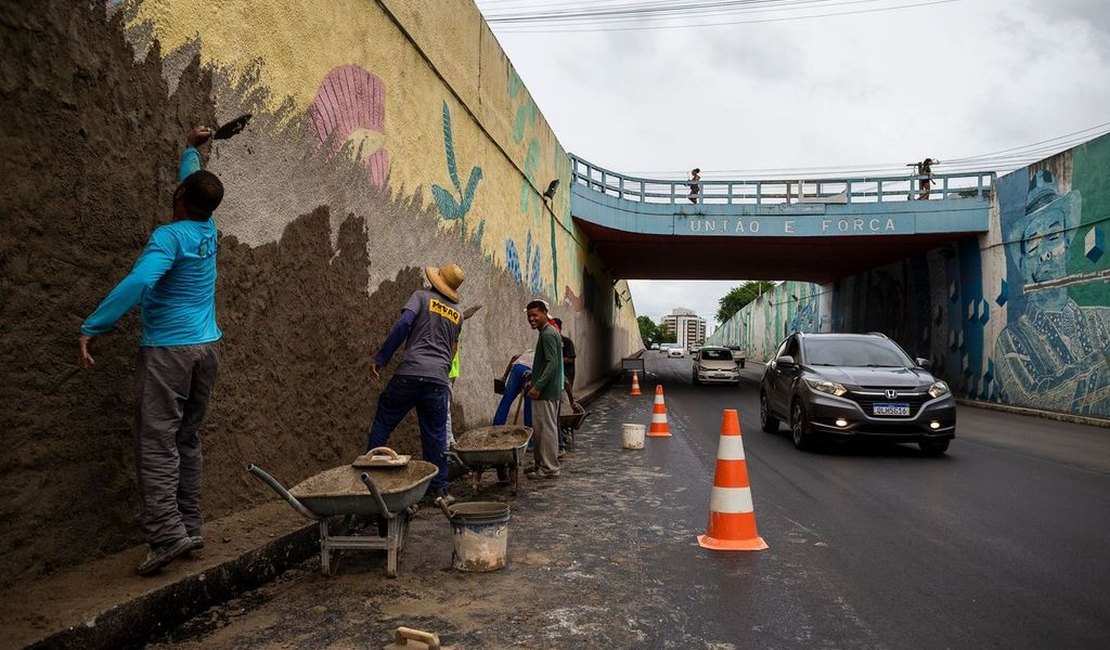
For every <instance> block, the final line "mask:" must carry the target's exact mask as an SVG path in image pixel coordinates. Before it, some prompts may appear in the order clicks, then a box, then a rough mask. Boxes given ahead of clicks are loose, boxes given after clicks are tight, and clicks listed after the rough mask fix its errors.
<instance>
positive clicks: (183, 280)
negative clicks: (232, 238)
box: [81, 147, 223, 347]
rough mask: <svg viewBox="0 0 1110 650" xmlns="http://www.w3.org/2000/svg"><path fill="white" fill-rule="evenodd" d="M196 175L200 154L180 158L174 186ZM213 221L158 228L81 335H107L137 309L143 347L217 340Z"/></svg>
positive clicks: (192, 151) (188, 151)
mask: <svg viewBox="0 0 1110 650" xmlns="http://www.w3.org/2000/svg"><path fill="white" fill-rule="evenodd" d="M198 169H200V154H198V153H197V150H196V149H194V148H193V147H188V148H186V149H185V152H184V153H183V154H182V155H181V164H180V166H179V168H178V178H179V180H185V178H186V177H187V176H189V174H192V173H193V172H195V171H197V170H198ZM217 237H218V233H217V230H216V220H215V218H213V217H209V218H208V219H207V220H206V221H192V220H188V219H185V220H181V221H175V222H173V223H169V224H166V225H164V226H159V227H158V228H156V229H155V230H154V232H153V233H151V235H150V240H149V241H147V244H146V247H145V248H144V249H143V252H142V254H141V255H139V259H138V260H137V261H136V262H135V266H134V267H133V268H132V269H131V272H130V273H128V274H127V277H125V278H124V279H123V280H121V281H120V283H119V284H117V285H116V287H115V288H114V289H112V292H111V293H109V294H108V297H106V298H105V299H104V300H103V302H101V303H100V305H99V306H98V307H97V308H96V311H94V312H93V313H92V314H91V315H90V316H89V317H88V318H87V319H85V322H84V324H83V325H82V326H81V333H82V334H85V335H87V336H100V335H101V334H104V333H106V332H108V331H110V330H111V329H112V328H113V327H114V326H115V324H116V322H117V321H119V319H120V318H122V317H123V315H124V314H126V313H127V312H128V311H130V310H131V308H132V307H134V306H135V305H138V304H140V303H141V304H142V315H143V337H142V342H141V345H143V346H144V347H170V346H178V345H200V344H202V343H210V342H212V341H217V340H219V339H220V338H221V337H222V336H223V333H222V332H221V331H220V328H219V326H217V325H216V250H217Z"/></svg>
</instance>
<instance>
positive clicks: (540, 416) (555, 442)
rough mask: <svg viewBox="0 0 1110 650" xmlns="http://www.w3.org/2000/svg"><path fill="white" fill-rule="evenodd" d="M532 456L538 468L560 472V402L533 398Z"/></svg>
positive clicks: (550, 472)
mask: <svg viewBox="0 0 1110 650" xmlns="http://www.w3.org/2000/svg"><path fill="white" fill-rule="evenodd" d="M532 435H533V436H534V437H535V440H533V441H532V456H533V457H534V458H535V460H536V468H537V469H539V470H541V471H543V472H546V473H548V474H558V473H559V402H558V401H557V400H548V399H534V400H532Z"/></svg>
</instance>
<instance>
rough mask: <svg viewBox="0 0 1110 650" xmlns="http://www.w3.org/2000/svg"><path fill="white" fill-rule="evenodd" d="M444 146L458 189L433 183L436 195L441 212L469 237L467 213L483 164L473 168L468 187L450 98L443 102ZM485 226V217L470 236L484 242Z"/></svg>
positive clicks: (471, 203)
mask: <svg viewBox="0 0 1110 650" xmlns="http://www.w3.org/2000/svg"><path fill="white" fill-rule="evenodd" d="M443 149H444V160H445V162H446V163H447V175H448V176H449V177H450V178H451V183H452V185H453V187H454V191H453V192H452V191H451V190H449V189H444V188H443V187H441V186H439V185H438V184H435V183H433V184H432V197H433V198H434V199H435V203H436V207H437V208H438V209H439V216H440V217H442V218H443V219H444V220H446V221H448V222H453V221H457V222H458V224H459V232H460V233H461V234H462V236H463V238H466V236H467V234H468V232H469V231H468V230H467V224H466V215H467V214H468V213H469V212H470V208H471V206H472V205H473V204H474V193H475V192H476V191H477V189H478V183H479V182H480V181H481V180H482V168H481V167H479V166H478V165H474V166H473V167H471V168H470V173H469V174H468V176H467V179H466V187H465V188H463V186H462V182H461V179H460V178H459V169H458V162H457V161H456V159H455V136H454V132H453V131H452V129H451V110H450V109H449V108H447V102H443ZM485 229H486V221H485V219H482V220H480V221H479V222H478V226H477V227H475V228H474V234H473V235H471V236H470V237H471V239H473V240H474V241H475V242H477V243H478V244H481V243H482V234H483V233H484V232H485Z"/></svg>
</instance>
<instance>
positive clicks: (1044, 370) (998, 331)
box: [714, 136, 1110, 417]
mask: <svg viewBox="0 0 1110 650" xmlns="http://www.w3.org/2000/svg"><path fill="white" fill-rule="evenodd" d="M1108 239H1110V136H1102V137H1101V138H1098V139H1095V140H1092V141H1090V142H1087V143H1085V144H1083V145H1080V146H1078V147H1075V148H1073V149H1070V150H1068V151H1065V152H1062V153H1060V154H1058V155H1055V156H1053V157H1051V158H1047V159H1045V160H1042V161H1040V162H1038V163H1036V164H1034V165H1030V166H1029V167H1026V168H1022V169H1019V170H1017V171H1014V172H1012V173H1010V174H1007V175H1006V176H1003V177H1002V178H999V179H998V181H997V183H996V185H995V188H994V194H993V199H992V208H991V220H990V230H989V232H988V233H987V234H986V235H985V236H983V237H980V238H979V240H978V241H968V242H964V243H962V244H959V245H952V246H948V247H944V248H938V249H935V250H933V251H930V252H929V253H928V254H927V255H925V256H923V257H919V258H913V259H906V260H903V261H901V262H898V263H896V264H892V265H889V266H886V267H883V268H878V269H873V270H871V271H869V272H867V273H864V274H861V275H858V276H854V277H849V278H844V279H842V280H840V281H838V282H836V283H834V284H833V285H830V286H828V287H825V288H821V287H817V286H816V285H800V284H798V283H786V284H783V285H780V286H779V287H776V289H775V291H774V292H772V293H771V294H770V295H769V296H767V297H765V298H764V299H762V300H759V301H756V302H755V303H753V304H752V305H749V306H748V307H745V309H744V310H742V311H741V312H740V313H739V314H738V315H737V316H735V317H734V318H733V319H732V320H730V322H729V323H726V324H725V325H724V326H722V327H721V328H720V330H718V333H717V334H715V335H714V340H715V341H716V340H717V339H718V337H721V338H724V337H727V336H732V335H736V333H741V332H742V333H743V335H744V336H745V337H746V338H743V339H742V340H743V341H744V344H745V345H746V346H748V349H749V350H750V351H751V354H752V357H753V358H755V359H760V360H762V359H766V358H768V357H769V356H770V355H771V354H772V353H773V351H774V342H775V341H778V340H781V339H782V338H783V336H784V334H785V333H786V332H787V331H789V330H790V329H798V330H800V331H819V330H820V331H837V332H866V331H875V330H877V331H882V332H885V333H887V334H888V335H890V336H891V337H892V338H894V339H895V340H897V341H898V342H899V343H900V344H901V345H902V346H903V347H904V348H905V349H906V350H907V351H908V352H909V353H910V354H913V355H916V356H922V357H925V358H928V359H931V360H932V363H933V366H934V369H935V370H936V371H937V372H938V373H939V374H940V375H942V376H943V377H944V378H945V379H946V380H947V381H948V382H949V383H950V384H951V385H952V387H953V389H954V390H955V391H956V392H957V394H960V395H962V396H964V397H968V398H970V399H977V400H986V401H992V402H1000V403H1004V404H1011V405H1014V406H1025V407H1032V408H1039V409H1047V410H1051V411H1058V412H1062V413H1071V414H1075V415H1089V416H1097V417H1110V251H1108V248H1107V247H1108ZM795 295H797V296H799V300H794V299H793V296H795ZM807 295H821V296H827V297H828V298H826V300H827V302H826V303H823V304H825V305H826V306H825V307H821V304H822V303H816V304H815V303H813V302H812V301H807V299H805V298H804V296H807ZM810 313H813V314H814V315H815V316H810ZM784 323H786V325H785V328H784V326H783V324H784Z"/></svg>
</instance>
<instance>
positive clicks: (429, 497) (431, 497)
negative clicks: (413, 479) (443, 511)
mask: <svg viewBox="0 0 1110 650" xmlns="http://www.w3.org/2000/svg"><path fill="white" fill-rule="evenodd" d="M439 497H443V500H444V501H446V502H447V505H451V504H452V503H454V502H455V497H453V496H451V495H450V494H448V492H447V490H428V491H427V492H425V493H424V498H422V499H420V505H422V506H433V505H435V500H436V499H437V498H439Z"/></svg>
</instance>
